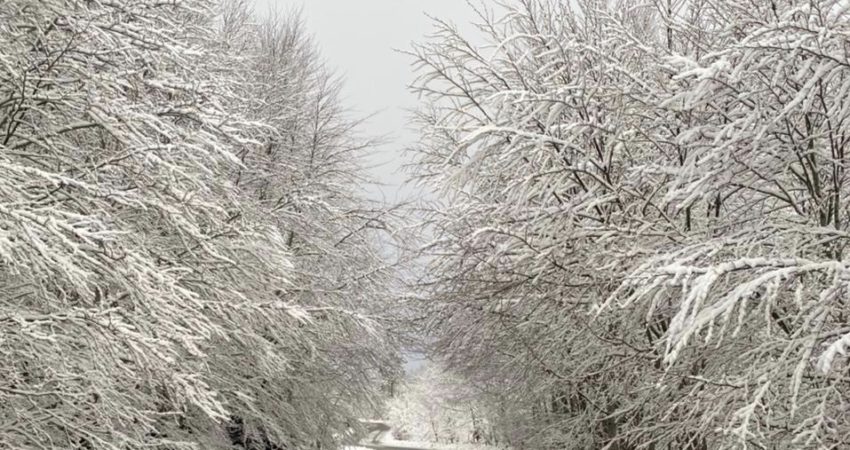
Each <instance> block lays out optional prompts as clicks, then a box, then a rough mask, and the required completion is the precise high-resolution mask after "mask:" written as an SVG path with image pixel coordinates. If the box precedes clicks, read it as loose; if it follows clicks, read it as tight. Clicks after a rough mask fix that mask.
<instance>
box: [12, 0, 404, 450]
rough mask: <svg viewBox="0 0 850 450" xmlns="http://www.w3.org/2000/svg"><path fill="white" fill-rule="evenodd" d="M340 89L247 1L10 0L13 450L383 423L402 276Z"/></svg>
mask: <svg viewBox="0 0 850 450" xmlns="http://www.w3.org/2000/svg"><path fill="white" fill-rule="evenodd" d="M337 91H338V83H337V82H336V81H334V80H333V79H332V77H331V76H330V75H329V74H328V73H327V71H326V70H325V69H324V68H323V67H322V65H321V64H320V62H319V58H318V55H317V54H316V52H315V50H314V48H313V46H312V44H311V43H310V41H309V39H308V37H307V36H306V35H305V33H304V31H303V30H302V29H301V28H300V26H299V25H298V22H297V20H290V19H276V20H270V21H268V22H265V23H264V24H262V25H256V24H254V23H252V21H251V20H250V15H249V14H248V12H247V10H246V8H245V6H244V5H242V4H239V3H233V2H231V3H227V4H225V5H218V4H216V3H214V2H209V1H205V0H183V1H180V0H178V1H167V2H163V1H154V0H139V1H125V0H120V1H111V2H109V1H98V0H93V1H91V0H85V1H82V0H81V1H77V0H46V1H31V0H8V1H4V2H0V279H2V282H0V290H2V298H0V417H2V420H0V448H15V449H45V448H48V449H77V448H79V449H135V448H152V447H157V448H174V449H176V448H231V447H230V446H231V445H234V444H235V445H237V447H248V446H251V445H255V446H258V447H256V448H309V447H313V446H322V447H323V448H328V447H332V446H333V445H335V443H336V442H337V441H338V440H339V438H340V436H341V435H342V433H343V432H344V431H345V430H346V429H347V428H348V427H349V425H350V424H351V423H352V419H353V418H354V417H357V416H359V415H361V414H363V415H366V414H368V411H370V408H372V407H373V406H374V405H373V402H374V399H375V398H376V397H377V396H376V391H378V390H379V389H380V385H381V383H382V382H383V381H384V380H386V379H387V378H388V377H392V376H394V370H395V369H394V368H395V367H397V366H398V364H397V361H396V360H395V359H394V357H393V356H392V355H394V354H395V352H394V351H393V350H392V342H391V339H390V338H389V337H388V336H387V334H386V333H385V332H384V331H383V328H382V325H381V324H380V323H379V322H378V319H377V317H378V316H377V315H376V314H375V313H376V311H377V308H378V306H379V303H380V302H382V301H384V300H386V298H387V295H388V292H389V291H388V289H389V286H390V281H391V278H392V273H391V271H390V270H389V268H388V266H387V264H386V262H385V261H383V259H382V258H381V257H380V256H379V254H378V252H377V247H376V244H377V241H376V239H375V234H374V230H375V229H376V228H381V227H383V228H385V227H386V223H387V221H386V220H376V219H380V218H382V215H381V214H382V213H381V211H379V210H378V209H377V208H375V207H374V206H373V205H370V204H368V203H367V202H365V201H364V200H362V198H361V197H360V196H359V194H358V193H357V191H356V188H355V187H354V184H353V183H352V182H353V180H355V179H357V178H358V177H359V175H358V174H359V173H360V172H359V167H360V166H359V158H360V153H361V150H362V149H363V147H364V145H366V142H365V141H360V140H358V138H357V136H356V134H355V131H354V127H355V125H356V124H354V123H351V122H349V121H347V120H346V119H345V117H344V116H345V115H344V113H343V111H342V110H341V109H340V104H339V100H338V98H337ZM379 225H380V226H379ZM225 425H227V426H225ZM252 448H254V447H252Z"/></svg>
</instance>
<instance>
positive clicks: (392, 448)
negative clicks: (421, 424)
mask: <svg viewBox="0 0 850 450" xmlns="http://www.w3.org/2000/svg"><path fill="white" fill-rule="evenodd" d="M399 445H401V443H398V442H396V443H393V444H360V445H358V447H362V448H371V449H377V450H430V449H429V448H426V447H407V446H404V447H399Z"/></svg>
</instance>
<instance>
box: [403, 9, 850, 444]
mask: <svg viewBox="0 0 850 450" xmlns="http://www.w3.org/2000/svg"><path fill="white" fill-rule="evenodd" d="M479 12H480V25H479V27H478V28H479V31H480V32H481V33H480V35H481V36H482V38H483V39H484V40H485V41H486V44H487V45H485V46H483V47H482V46H476V45H473V44H471V43H470V41H469V40H467V38H465V37H464V36H461V35H460V33H458V32H457V30H456V29H454V28H453V27H452V26H451V25H450V24H448V23H442V22H440V23H438V30H437V33H436V34H435V37H434V38H433V39H432V40H431V41H430V42H429V43H426V44H423V45H420V46H418V47H416V49H415V50H414V51H413V56H414V58H415V61H416V64H417V68H418V70H419V74H420V78H419V79H418V81H417V83H416V90H417V91H418V92H420V93H421V95H422V96H423V98H424V102H425V106H424V107H423V108H422V110H421V112H420V116H419V121H420V123H421V124H422V125H423V129H424V132H423V140H422V143H421V145H420V146H419V148H418V149H417V151H418V161H417V168H416V176H417V177H418V178H419V179H420V180H421V181H422V182H424V183H426V184H428V185H430V186H432V187H433V188H434V190H435V192H437V194H438V195H439V197H438V200H437V201H436V202H435V206H434V207H433V208H432V211H431V214H430V217H429V219H428V221H427V223H426V227H427V228H428V229H429V230H430V231H431V232H432V233H433V234H434V236H435V238H434V240H433V241H432V242H431V243H430V244H428V245H426V246H425V251H426V253H427V254H428V255H429V256H430V257H431V258H432V261H433V262H432V264H431V267H430V270H431V272H430V273H429V274H428V275H427V276H426V279H425V280H424V282H423V287H424V288H427V289H428V291H429V296H428V297H429V298H428V300H427V301H426V302H424V306H423V307H424V308H425V309H426V310H427V311H428V312H429V313H430V314H431V316H432V321H431V330H432V331H433V332H435V334H436V335H437V337H438V338H439V340H438V342H437V343H436V345H435V349H436V351H437V352H439V353H440V354H442V355H443V356H445V357H446V358H447V359H448V361H449V362H450V363H451V364H452V366H453V367H456V368H459V369H463V371H464V372H465V373H466V375H467V376H468V378H469V379H470V380H471V381H472V382H474V383H476V384H477V385H479V386H482V387H490V388H492V389H493V390H494V394H498V395H494V396H493V402H494V404H495V405H497V409H498V408H503V409H504V410H505V411H506V413H507V414H508V415H510V413H511V412H513V413H514V417H516V418H518V420H517V421H515V425H514V426H509V427H508V429H505V430H504V431H505V433H506V434H507V435H508V437H509V438H510V439H511V440H513V441H514V443H517V444H520V443H524V444H525V445H533V446H535V447H537V448H540V447H547V446H550V447H558V448H560V447H561V446H563V445H565V443H566V442H570V443H571V445H576V446H578V447H580V448H584V447H602V446H607V448H618V449H630V448H638V447H641V448H650V447H653V446H654V447H656V448H663V447H670V448H688V449H703V448H733V447H734V448H777V449H779V448H838V447H841V446H844V445H847V441H846V440H847V436H848V430H850V423H848V416H847V414H846V412H845V411H844V408H843V407H842V406H841V405H843V404H844V402H845V401H846V398H845V395H844V394H843V391H844V390H845V389H844V383H846V381H845V379H846V378H845V377H844V376H843V375H842V374H843V373H844V372H846V371H847V361H846V359H845V358H844V356H843V355H844V353H845V348H846V342H847V338H846V337H845V335H846V333H847V330H846V327H845V325H844V315H845V311H844V310H845V309H846V308H845V305H844V297H845V296H846V295H845V293H844V291H845V289H846V286H847V284H846V280H845V278H846V276H845V275H846V263H845V262H844V258H843V247H844V240H845V238H846V237H845V233H846V228H847V218H846V217H844V213H843V212H842V211H845V210H846V206H845V205H844V204H845V203H846V201H845V200H844V196H845V195H844V194H845V191H846V190H847V187H845V186H844V166H845V161H844V150H843V149H844V146H845V145H846V143H847V139H846V135H847V130H846V119H847V111H848V109H847V108H846V107H845V105H846V98H847V96H846V95H845V90H846V88H847V86H848V80H847V77H848V75H850V74H848V71H847V68H848V67H850V66H848V64H847V63H848V54H847V47H846V42H845V38H844V36H845V35H846V31H847V30H848V29H850V11H848V6H847V5H846V4H845V2H841V1H830V0H823V1H781V2H780V1H766V2H744V3H741V2H735V1H731V0H730V1H700V0H692V1H691V0H680V1H673V0H669V1H667V0H664V1H657V2H637V1H629V0H623V1H602V0H587V1H579V2H566V1H554V0H518V1H508V2H503V3H500V4H499V5H498V6H497V7H496V10H490V9H487V8H486V7H481V8H480V10H479ZM523 416H525V417H527V418H528V419H527V420H522V418H523ZM504 423H506V424H507V423H511V421H510V420H508V421H506V422H504ZM530 443H531V444H530Z"/></svg>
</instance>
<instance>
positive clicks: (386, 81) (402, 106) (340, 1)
mask: <svg viewBox="0 0 850 450" xmlns="http://www.w3.org/2000/svg"><path fill="white" fill-rule="evenodd" d="M254 1H255V8H256V10H257V12H264V11H267V10H268V8H270V7H274V8H278V9H281V10H283V11H289V10H291V9H298V8H301V9H302V12H303V17H304V20H305V22H306V24H307V28H308V30H309V31H310V32H311V33H312V34H313V35H314V37H315V40H316V43H317V44H318V46H319V48H320V50H321V53H322V56H323V57H324V58H325V60H326V61H327V63H328V65H329V67H331V68H332V69H334V70H335V71H336V72H337V73H338V74H340V75H342V76H343V78H344V80H345V88H344V91H343V95H344V102H345V106H346V107H347V108H349V109H351V110H352V111H353V112H354V113H355V115H356V117H358V118H360V117H365V116H368V115H370V114H375V115H374V117H372V118H370V119H369V121H368V122H367V123H366V124H365V126H364V127H363V129H362V131H363V132H364V133H365V134H367V135H369V136H386V138H387V141H388V143H387V144H385V145H382V146H381V147H380V148H378V149H376V150H375V154H374V157H373V159H372V164H376V163H380V166H378V167H375V168H374V169H372V172H373V177H374V178H375V179H377V180H379V181H380V182H382V183H385V184H387V186H386V187H384V188H382V189H381V190H380V191H377V190H376V189H370V191H372V193H373V194H374V195H375V196H376V197H378V198H380V197H381V196H384V198H386V200H388V201H395V200H398V199H399V198H398V197H399V195H400V194H399V188H400V186H401V185H402V183H403V181H404V179H405V175H404V174H402V173H400V172H399V167H400V166H401V164H402V163H403V162H404V160H403V159H402V152H403V151H404V149H405V148H407V147H408V146H409V145H410V144H412V143H413V142H414V141H415V139H416V133H415V132H414V131H411V130H410V129H409V126H408V120H409V113H408V112H407V111H406V108H412V107H414V106H415V105H416V98H415V96H414V95H412V94H410V93H409V92H408V90H407V85H408V84H409V83H410V82H411V81H412V79H413V75H412V72H411V68H410V58H409V57H408V56H406V55H403V54H400V53H398V52H396V51H394V49H404V50H407V49H410V44H411V42H414V41H422V40H423V38H424V37H425V36H426V35H427V34H429V33H430V32H431V31H432V24H431V20H430V19H429V18H428V17H427V16H426V13H427V14H430V15H432V16H436V17H440V18H442V19H447V20H449V21H450V22H453V23H456V24H458V26H460V27H461V29H464V28H471V27H469V25H467V24H468V23H470V22H471V21H473V20H474V13H473V11H472V10H471V8H469V6H467V4H466V2H465V1H463V0H254Z"/></svg>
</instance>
